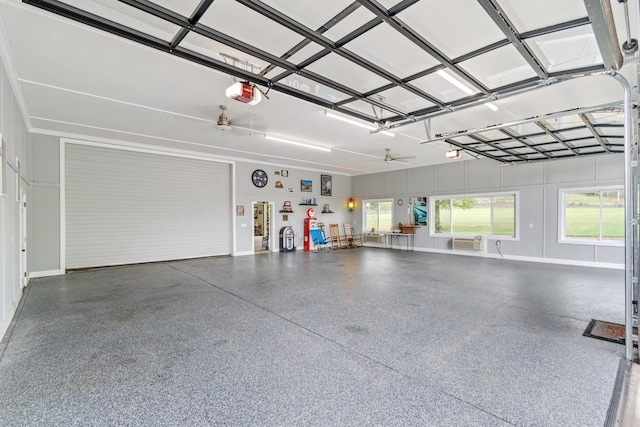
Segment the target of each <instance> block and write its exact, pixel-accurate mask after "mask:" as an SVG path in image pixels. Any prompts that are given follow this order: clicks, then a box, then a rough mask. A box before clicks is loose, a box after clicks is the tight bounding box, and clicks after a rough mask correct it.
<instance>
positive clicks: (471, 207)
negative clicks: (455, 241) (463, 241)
mask: <svg viewBox="0 0 640 427" xmlns="http://www.w3.org/2000/svg"><path fill="white" fill-rule="evenodd" d="M430 201H431V212H434V215H433V216H432V218H433V221H432V222H431V234H435V235H447V236H457V235H465V236H477V235H484V236H496V237H501V238H505V237H506V238H509V237H512V238H514V239H515V238H516V237H517V235H516V230H517V227H516V224H517V193H498V194H488V195H462V196H438V197H431V198H430Z"/></svg>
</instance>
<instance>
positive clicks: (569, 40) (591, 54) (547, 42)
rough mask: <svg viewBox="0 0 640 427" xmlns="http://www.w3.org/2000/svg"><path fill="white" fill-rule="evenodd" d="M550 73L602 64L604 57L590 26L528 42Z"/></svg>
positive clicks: (540, 37) (551, 34) (547, 35)
mask: <svg viewBox="0 0 640 427" xmlns="http://www.w3.org/2000/svg"><path fill="white" fill-rule="evenodd" d="M527 45H528V46H529V47H530V48H531V50H532V52H533V53H534V54H535V55H536V57H537V58H538V59H539V60H540V61H541V62H542V64H543V65H544V66H545V67H546V68H547V70H548V71H550V72H555V71H564V70H570V69H574V68H579V67H589V66H592V65H597V64H602V55H601V54H600V49H599V48H598V44H597V42H596V38H595V35H594V34H593V31H592V30H591V27H589V26H581V27H577V28H571V29H569V30H564V31H558V32H556V33H550V34H545V35H542V36H539V37H534V38H532V39H528V40H527Z"/></svg>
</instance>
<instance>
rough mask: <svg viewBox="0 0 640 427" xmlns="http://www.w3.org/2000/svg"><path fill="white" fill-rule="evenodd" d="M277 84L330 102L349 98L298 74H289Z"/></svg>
mask: <svg viewBox="0 0 640 427" xmlns="http://www.w3.org/2000/svg"><path fill="white" fill-rule="evenodd" d="M279 83H282V84H285V85H287V86H290V87H292V88H294V89H297V90H300V91H302V92H305V93H308V94H310V95H314V96H317V97H319V98H322V99H326V100H327V101H331V102H340V101H344V100H345V99H348V98H349V95H347V94H344V93H342V92H340V91H337V90H335V89H333V88H330V87H327V86H324V85H322V84H320V83H318V82H315V81H313V80H311V79H308V78H306V77H304V76H301V75H299V74H289V75H288V76H287V77H285V78H284V79H282V80H280V81H279Z"/></svg>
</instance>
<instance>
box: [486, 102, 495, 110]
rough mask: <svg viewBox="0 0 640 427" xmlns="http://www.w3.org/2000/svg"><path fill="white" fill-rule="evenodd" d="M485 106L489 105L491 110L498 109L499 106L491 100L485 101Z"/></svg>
mask: <svg viewBox="0 0 640 427" xmlns="http://www.w3.org/2000/svg"><path fill="white" fill-rule="evenodd" d="M484 106H485V107H487V108H488V109H490V110H491V111H498V107H496V106H495V105H494V104H493V103H491V102H485V103H484Z"/></svg>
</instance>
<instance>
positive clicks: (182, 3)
mask: <svg viewBox="0 0 640 427" xmlns="http://www.w3.org/2000/svg"><path fill="white" fill-rule="evenodd" d="M152 3H155V4H157V5H159V6H162V7H164V8H165V9H169V10H172V11H174V12H176V13H178V14H180V15H182V16H184V17H186V18H189V17H190V16H191V15H192V14H193V12H195V10H196V8H197V7H198V5H199V4H200V0H152Z"/></svg>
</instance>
